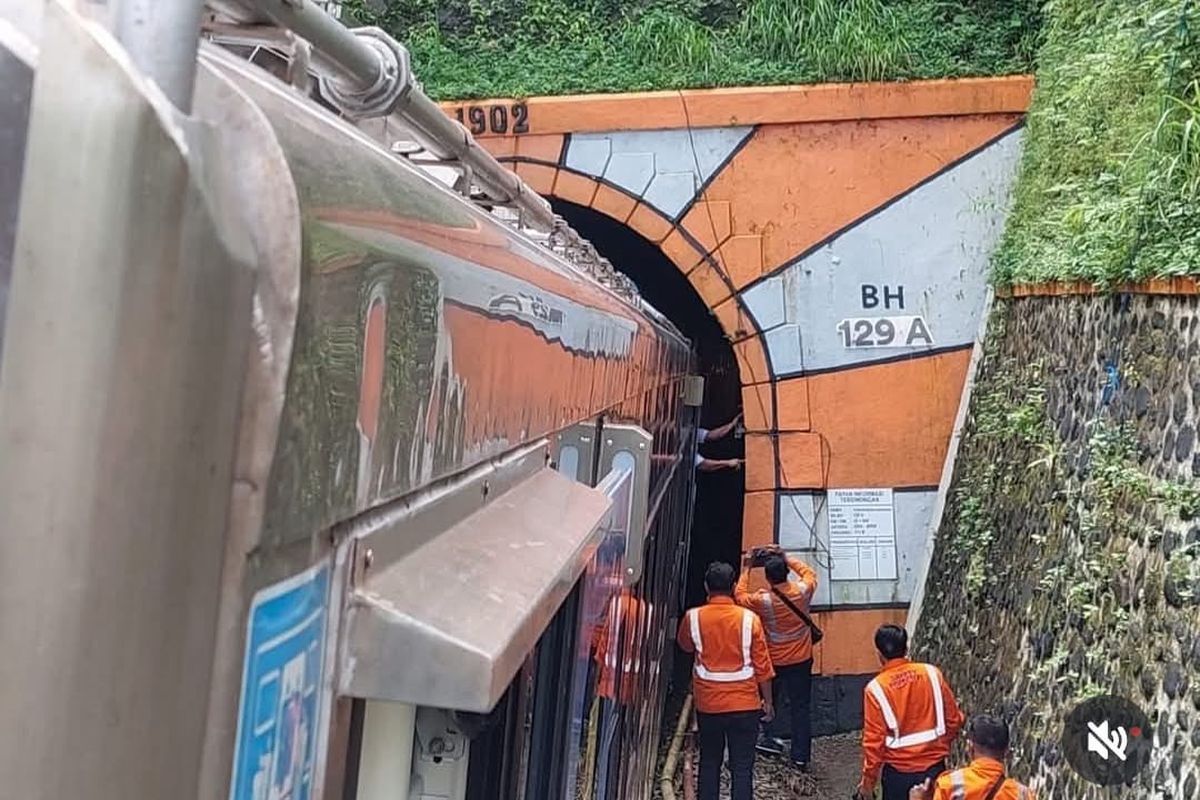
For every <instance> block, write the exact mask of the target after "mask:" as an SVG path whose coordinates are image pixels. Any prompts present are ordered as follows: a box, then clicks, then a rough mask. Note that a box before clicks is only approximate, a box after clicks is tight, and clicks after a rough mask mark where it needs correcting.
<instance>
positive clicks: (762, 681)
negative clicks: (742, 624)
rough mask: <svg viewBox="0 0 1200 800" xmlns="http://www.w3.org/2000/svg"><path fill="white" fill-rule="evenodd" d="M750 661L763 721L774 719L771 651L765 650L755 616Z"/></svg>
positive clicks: (761, 630) (762, 635)
mask: <svg viewBox="0 0 1200 800" xmlns="http://www.w3.org/2000/svg"><path fill="white" fill-rule="evenodd" d="M750 660H751V661H752V662H753V663H754V678H755V680H757V681H758V693H759V694H760V695H762V707H763V715H764V719H765V720H766V721H767V722H770V721H771V720H772V719H774V718H775V695H774V694H773V693H772V691H771V679H772V678H774V677H775V666H774V665H773V664H772V663H771V651H770V650H768V649H767V635H766V634H765V633H764V632H763V626H762V621H761V620H760V619H759V618H758V615H757V614H755V615H754V618H753V622H752V625H751V628H750Z"/></svg>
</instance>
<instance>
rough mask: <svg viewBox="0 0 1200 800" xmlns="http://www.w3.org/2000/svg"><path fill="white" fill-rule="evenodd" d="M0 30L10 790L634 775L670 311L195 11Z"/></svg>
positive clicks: (656, 666) (676, 465)
mask: <svg viewBox="0 0 1200 800" xmlns="http://www.w3.org/2000/svg"><path fill="white" fill-rule="evenodd" d="M0 67H3V72H2V73H0V75H2V76H3V78H4V81H5V89H6V90H9V89H11V90H13V91H12V94H13V96H16V95H17V94H19V92H20V91H22V90H23V91H24V92H25V96H26V97H27V98H28V100H27V102H26V103H25V104H23V105H22V104H20V103H9V104H7V105H3V104H0V113H3V114H4V119H3V123H4V126H5V129H6V130H8V131H23V132H24V135H21V136H17V137H16V140H14V141H0V146H3V147H5V148H6V152H17V151H20V152H21V153H22V155H23V164H24V168H23V171H22V172H21V174H20V175H19V176H18V180H17V183H18V185H19V192H14V193H12V194H11V196H9V197H6V198H5V200H4V201H3V202H4V205H3V207H2V209H0V210H2V211H3V213H4V215H5V219H4V223H5V224H6V225H11V226H12V227H13V229H14V230H15V236H14V238H13V242H12V243H11V246H8V245H6V252H4V253H0V258H2V259H3V262H2V264H0V266H3V269H2V270H0V303H3V304H4V306H3V307H2V308H0V311H3V315H0V320H4V328H3V338H2V339H0V345H2V346H3V349H2V351H0V354H2V355H0V531H3V532H4V535H3V537H2V538H0V647H2V648H3V651H4V652H5V653H6V654H13V655H12V656H6V658H5V666H4V670H3V673H2V678H3V680H0V716H3V718H5V719H9V720H16V719H20V720H23V722H22V724H20V725H16V726H14V725H9V726H5V729H4V732H3V733H0V775H4V776H5V786H6V790H7V791H10V792H11V793H12V795H13V796H20V797H30V798H59V797H88V798H93V799H94V800H117V798H121V799H122V800H124V799H125V798H130V797H138V798H164V799H165V798H171V799H172V800H175V799H176V798H218V797H230V798H236V800H284V798H287V799H288V800H308V799H309V798H312V799H313V800H316V799H317V798H323V799H324V800H376V799H377V798H403V800H421V799H423V798H472V799H474V798H479V799H480V800H483V799H485V798H486V799H487V800H498V799H501V798H504V799H507V798H513V800H542V798H556V799H557V798H589V800H591V798H595V799H596V800H612V799H613V798H648V797H649V796H650V786H651V781H652V778H653V775H652V773H653V770H654V766H655V764H654V762H655V758H656V754H657V744H658V734H659V727H660V722H661V715H662V708H663V701H664V695H665V692H666V689H667V682H668V678H669V673H670V653H671V652H672V648H671V644H670V642H671V636H672V634H673V625H674V620H675V619H677V617H678V611H679V603H680V601H681V597H680V588H681V576H682V572H683V569H684V567H685V565H686V557H687V537H688V531H689V528H690V516H689V514H690V511H689V509H690V507H691V499H692V491H693V476H692V469H691V463H692V454H693V452H694V448H695V441H694V439H695V437H694V423H695V415H696V408H695V401H694V398H693V399H692V401H691V402H692V404H688V403H685V394H686V393H687V392H686V391H685V388H686V387H688V386H691V385H692V382H691V381H689V370H690V369H691V367H692V354H691V351H690V347H689V344H688V342H687V341H686V340H685V339H684V338H683V337H682V336H681V335H680V334H679V333H678V332H677V331H676V330H675V329H674V328H673V327H672V326H671V325H670V324H669V323H667V322H666V321H665V320H664V319H663V318H662V317H661V316H660V315H658V314H657V312H655V311H653V309H650V308H649V307H648V306H646V305H645V304H644V303H642V302H641V301H640V300H639V299H638V298H637V297H636V296H629V295H628V294H622V293H620V292H617V291H614V290H613V289H611V288H609V287H608V286H606V285H604V284H603V283H602V282H601V281H599V280H597V279H596V277H594V276H593V275H590V274H587V272H586V271H585V270H583V269H581V268H579V267H578V266H577V265H576V264H574V263H572V260H571V259H570V258H569V254H568V257H564V256H563V255H562V254H561V253H556V252H554V251H553V250H552V249H551V248H549V247H547V246H546V245H545V244H543V243H542V242H540V241H537V240H535V239H534V238H531V237H530V236H528V235H526V234H525V233H523V232H522V231H521V230H519V229H518V226H515V225H511V224H508V223H506V222H505V220H504V219H502V218H498V217H497V215H494V214H490V213H488V212H487V211H485V210H483V209H481V208H479V207H478V206H477V205H475V204H472V203H470V202H468V201H467V200H465V199H464V198H463V197H462V196H460V195H459V194H458V193H456V192H455V191H452V190H451V189H450V188H448V187H447V186H446V185H445V184H444V182H443V181H441V180H440V179H439V178H438V177H437V176H436V175H435V174H433V173H432V172H431V171H429V170H424V169H422V168H421V167H420V165H419V164H418V165H415V164H413V163H410V162H409V161H406V160H405V159H403V158H400V157H397V156H396V155H394V154H393V153H392V152H389V150H388V149H387V148H386V147H385V146H383V145H381V144H380V143H379V142H377V141H376V140H374V139H372V138H371V137H370V136H368V135H367V134H366V133H364V132H363V130H362V129H360V128H357V127H355V126H353V125H351V124H350V123H348V122H347V121H345V120H343V119H340V118H339V117H338V116H337V115H335V114H334V113H331V112H330V111H329V110H328V109H327V108H325V107H322V106H321V105H320V104H318V103H316V102H314V101H313V100H312V99H311V98H310V97H309V96H308V94H307V93H306V92H303V91H297V90H296V89H295V88H293V87H292V86H289V85H288V84H287V83H285V82H282V81H280V80H278V79H277V78H276V77H275V76H273V75H271V74H268V72H266V71H264V70H263V69H261V68H259V67H258V66H255V65H254V64H252V63H249V62H247V61H244V60H242V59H240V58H238V57H237V56H236V55H234V54H232V53H230V52H229V51H227V50H224V49H222V48H219V47H217V46H215V45H211V44H205V45H204V46H203V47H202V48H201V52H200V59H199V66H198V72H197V77H196V90H195V98H194V105H193V107H192V109H191V112H190V114H183V113H181V112H180V111H179V110H178V109H175V108H173V107H171V106H170V104H168V103H166V102H165V101H164V100H163V97H162V95H161V93H160V92H159V91H158V89H157V87H156V86H154V85H153V84H152V83H151V82H149V81H147V80H145V79H144V78H143V77H142V76H140V75H139V73H138V71H137V69H135V68H134V67H133V66H132V65H131V64H130V63H129V62H128V60H127V59H125V58H124V57H123V54H122V52H121V51H120V47H119V46H118V45H117V44H116V43H115V41H113V40H112V39H111V37H109V35H108V33H107V31H106V30H104V28H103V26H101V25H100V24H98V23H97V22H95V21H94V20H89V19H86V18H84V17H82V16H80V15H79V14H77V13H75V12H74V11H72V10H71V9H69V8H67V7H65V6H63V5H61V4H59V3H57V2H55V3H49V4H47V6H46V10H45V14H44V16H42V18H41V19H38V20H36V21H35V22H34V23H33V24H30V23H29V22H28V21H27V20H26V21H24V22H23V23H22V24H21V25H16V24H8V23H6V24H5V25H4V26H0ZM7 177H8V176H6V179H7ZM0 244H3V242H0ZM693 391H694V388H693Z"/></svg>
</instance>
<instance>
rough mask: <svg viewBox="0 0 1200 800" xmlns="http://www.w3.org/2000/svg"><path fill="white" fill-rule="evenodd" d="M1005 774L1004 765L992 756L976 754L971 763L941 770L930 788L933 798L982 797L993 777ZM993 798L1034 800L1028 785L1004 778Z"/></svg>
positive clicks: (971, 799)
mask: <svg viewBox="0 0 1200 800" xmlns="http://www.w3.org/2000/svg"><path fill="white" fill-rule="evenodd" d="M1003 777H1004V765H1003V764H1002V763H1000V762H999V761H997V760H996V759H994V758H977V759H975V760H974V761H972V762H971V764H970V766H967V767H964V768H963V769H956V770H954V771H952V772H945V773H942V775H941V777H939V778H938V779H937V784H936V785H935V786H934V790H933V800H985V799H986V798H987V795H988V792H990V791H991V790H992V787H993V786H995V785H996V781H998V780H1001V779H1002V778H1003ZM995 800H1034V796H1033V792H1032V791H1031V790H1030V789H1029V787H1028V786H1024V785H1022V784H1020V783H1017V782H1016V781H1015V780H1013V779H1012V778H1007V779H1004V783H1003V784H1002V785H1001V786H1000V791H998V792H997V793H996V796H995Z"/></svg>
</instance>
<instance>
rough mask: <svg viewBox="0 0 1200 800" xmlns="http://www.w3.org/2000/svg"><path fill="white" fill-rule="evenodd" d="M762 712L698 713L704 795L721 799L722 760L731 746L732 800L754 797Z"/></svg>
mask: <svg viewBox="0 0 1200 800" xmlns="http://www.w3.org/2000/svg"><path fill="white" fill-rule="evenodd" d="M760 713H761V712H759V711H733V712H730V713H727V714H702V713H699V712H697V713H696V723H697V725H698V727H699V728H700V736H699V738H700V796H699V798H698V800H717V797H718V795H719V794H720V790H721V762H722V761H724V760H725V748H726V746H728V747H729V778H730V784H731V788H732V790H733V791H732V792H731V794H730V800H754V742H755V740H756V739H757V738H758V718H759V716H760Z"/></svg>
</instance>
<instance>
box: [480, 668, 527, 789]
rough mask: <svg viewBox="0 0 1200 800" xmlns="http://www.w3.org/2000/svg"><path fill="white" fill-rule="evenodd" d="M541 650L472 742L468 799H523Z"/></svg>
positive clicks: (510, 686) (497, 705)
mask: <svg viewBox="0 0 1200 800" xmlns="http://www.w3.org/2000/svg"><path fill="white" fill-rule="evenodd" d="M536 663H537V650H536V649H535V650H534V652H533V653H532V654H530V656H529V658H528V659H526V661H525V666H524V667H523V668H522V669H521V671H520V672H519V673H517V676H516V677H515V678H513V682H512V683H511V684H509V687H508V690H507V691H506V692H505V693H504V695H503V697H501V699H500V702H499V703H497V704H496V708H495V709H493V711H492V713H491V714H489V715H488V718H487V723H486V724H485V725H483V726H481V730H480V731H479V732H478V733H477V734H476V735H475V736H474V737H472V739H471V755H470V762H469V765H468V768H467V794H466V800H520V798H522V797H524V795H525V782H526V779H527V777H528V774H529V737H530V733H531V731H532V719H533V702H532V696H533V691H532V690H533V684H534V678H535V677H536Z"/></svg>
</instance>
